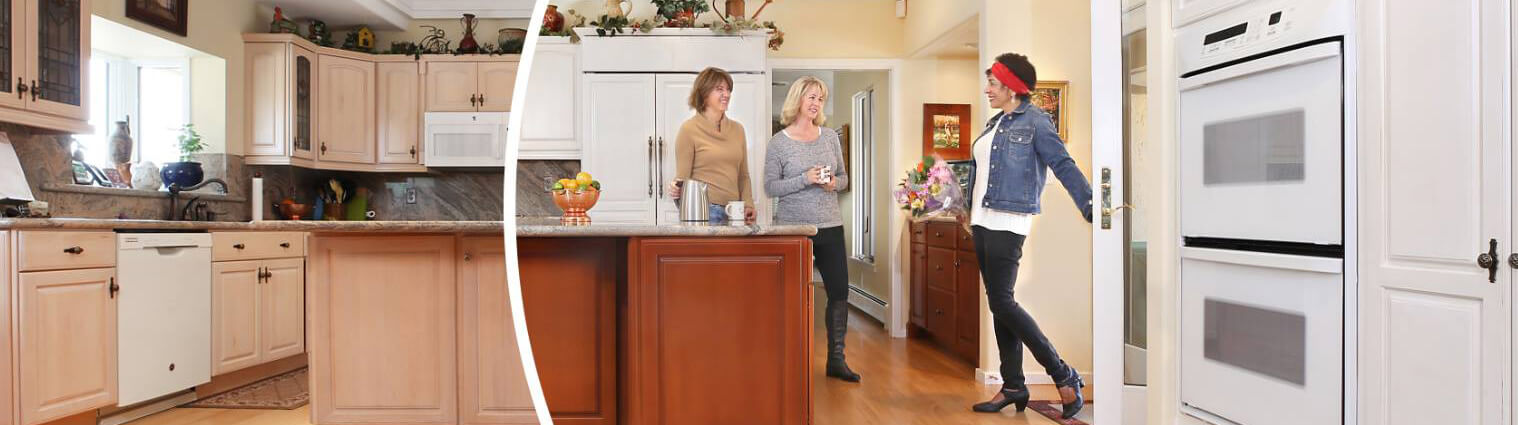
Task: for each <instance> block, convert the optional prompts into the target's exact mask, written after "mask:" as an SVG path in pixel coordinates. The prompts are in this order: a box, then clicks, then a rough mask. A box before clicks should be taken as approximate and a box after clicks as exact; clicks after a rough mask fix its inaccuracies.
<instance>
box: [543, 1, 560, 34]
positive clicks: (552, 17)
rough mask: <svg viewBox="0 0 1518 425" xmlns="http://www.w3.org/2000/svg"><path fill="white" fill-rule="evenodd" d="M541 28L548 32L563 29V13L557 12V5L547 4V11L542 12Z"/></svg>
mask: <svg viewBox="0 0 1518 425" xmlns="http://www.w3.org/2000/svg"><path fill="white" fill-rule="evenodd" d="M543 28H544V29H547V30H548V31H549V32H559V31H563V30H564V14H562V13H559V7H558V6H555V5H551V4H550V5H548V11H547V12H543Z"/></svg>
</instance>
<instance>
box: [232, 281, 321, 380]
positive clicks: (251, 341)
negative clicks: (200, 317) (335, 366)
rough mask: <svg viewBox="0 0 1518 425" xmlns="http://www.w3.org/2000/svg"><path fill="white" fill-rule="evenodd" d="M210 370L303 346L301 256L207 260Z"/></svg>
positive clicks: (261, 359) (256, 361) (292, 351)
mask: <svg viewBox="0 0 1518 425" xmlns="http://www.w3.org/2000/svg"><path fill="white" fill-rule="evenodd" d="M211 275H212V282H211V303H212V304H211V360H212V361H211V375H213V376H214V375H222V374H225V373H228V372H232V371H236V370H239V369H243V368H246V367H249V366H256V365H260V364H264V363H268V362H272V361H275V360H279V359H283V358H285V357H290V356H293V355H297V354H301V353H304V352H305V351H306V345H305V339H306V332H305V307H306V306H305V285H304V283H305V260H304V259H303V258H283V259H275V260H246V261H221V262H216V263H212V265H211Z"/></svg>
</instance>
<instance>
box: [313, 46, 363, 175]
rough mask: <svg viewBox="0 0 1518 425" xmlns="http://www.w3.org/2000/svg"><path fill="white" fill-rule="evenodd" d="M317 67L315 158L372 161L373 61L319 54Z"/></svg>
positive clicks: (332, 160) (351, 161) (356, 162)
mask: <svg viewBox="0 0 1518 425" xmlns="http://www.w3.org/2000/svg"><path fill="white" fill-rule="evenodd" d="M317 67H318V68H320V70H321V72H320V76H319V77H318V78H319V79H320V80H321V81H322V86H321V95H320V96H318V97H317V98H316V100H317V104H318V105H320V106H319V107H318V108H317V115H316V116H317V118H318V119H320V120H321V123H320V124H318V125H317V126H316V129H317V134H319V135H320V137H318V138H317V148H316V149H317V160H318V161H331V162H347V163H355V164H373V163H374V63H373V62H366V61H360V60H354V59H348V58H344V57H338V56H328V55H320V56H318V58H317Z"/></svg>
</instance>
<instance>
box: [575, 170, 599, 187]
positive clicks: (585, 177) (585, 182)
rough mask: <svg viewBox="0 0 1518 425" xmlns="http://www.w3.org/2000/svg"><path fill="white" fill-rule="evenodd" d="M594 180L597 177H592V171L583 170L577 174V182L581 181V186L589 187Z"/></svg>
mask: <svg viewBox="0 0 1518 425" xmlns="http://www.w3.org/2000/svg"><path fill="white" fill-rule="evenodd" d="M593 181H595V179H593V178H591V177H590V173H587V172H584V171H581V172H580V174H575V182H577V183H579V184H580V186H581V187H589V186H590V183H591V182H593Z"/></svg>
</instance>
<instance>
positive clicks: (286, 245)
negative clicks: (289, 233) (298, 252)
mask: <svg viewBox="0 0 1518 425" xmlns="http://www.w3.org/2000/svg"><path fill="white" fill-rule="evenodd" d="M279 247H280V248H289V247H290V243H289V242H280V243H279Z"/></svg>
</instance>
